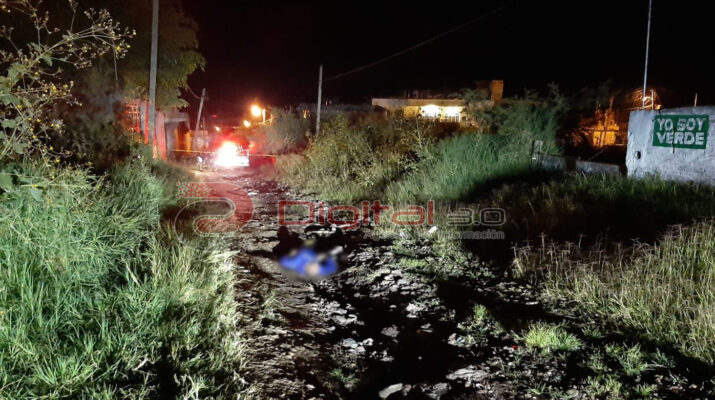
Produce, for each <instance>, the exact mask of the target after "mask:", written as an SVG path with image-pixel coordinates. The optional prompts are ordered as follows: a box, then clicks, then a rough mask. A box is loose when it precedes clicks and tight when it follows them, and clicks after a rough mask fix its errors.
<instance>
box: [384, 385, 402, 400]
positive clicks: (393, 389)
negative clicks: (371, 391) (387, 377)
mask: <svg viewBox="0 0 715 400" xmlns="http://www.w3.org/2000/svg"><path fill="white" fill-rule="evenodd" d="M403 387H404V386H403V385H402V384H401V383H396V384H394V385H390V386H388V387H386V388H384V389H382V390H380V393H378V395H379V396H380V399H382V400H385V399H387V398H388V397H390V395H392V394H393V393H397V392H401V391H402V388H403Z"/></svg>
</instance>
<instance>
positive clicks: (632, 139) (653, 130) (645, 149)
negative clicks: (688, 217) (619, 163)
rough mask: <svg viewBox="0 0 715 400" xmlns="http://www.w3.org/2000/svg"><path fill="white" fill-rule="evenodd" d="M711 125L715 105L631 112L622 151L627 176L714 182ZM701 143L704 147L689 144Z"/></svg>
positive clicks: (714, 145) (714, 150) (714, 135)
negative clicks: (626, 149) (624, 146)
mask: <svg viewBox="0 0 715 400" xmlns="http://www.w3.org/2000/svg"><path fill="white" fill-rule="evenodd" d="M668 120H670V121H672V122H667V121H668ZM671 123H672V126H671ZM705 123H707V125H708V126H709V129H708V130H707V138H705V137H704V136H705V135H704V134H703V131H704V130H705V126H706V125H705ZM700 124H702V125H700ZM713 126H715V107H681V108H670V109H664V110H639V111H633V112H631V116H630V122H629V124H628V152H627V154H626V167H627V169H628V176H629V177H636V178H641V177H646V176H651V175H659V176H660V177H661V178H664V179H669V180H676V181H687V182H703V183H709V184H715V129H714V128H713ZM654 135H655V138H654ZM654 141H655V143H657V144H659V145H660V146H658V145H655V144H654ZM663 146H665V147H663ZM703 146H704V147H705V148H704V149H695V148H692V147H703ZM683 147H691V148H683Z"/></svg>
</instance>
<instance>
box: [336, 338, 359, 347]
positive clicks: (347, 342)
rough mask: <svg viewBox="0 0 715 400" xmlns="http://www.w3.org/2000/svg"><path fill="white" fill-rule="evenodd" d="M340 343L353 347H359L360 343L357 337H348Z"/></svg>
mask: <svg viewBox="0 0 715 400" xmlns="http://www.w3.org/2000/svg"><path fill="white" fill-rule="evenodd" d="M340 345H341V346H343V347H348V348H351V349H354V348H356V347H358V343H357V342H356V341H355V339H352V338H347V339H343V340H341V341H340Z"/></svg>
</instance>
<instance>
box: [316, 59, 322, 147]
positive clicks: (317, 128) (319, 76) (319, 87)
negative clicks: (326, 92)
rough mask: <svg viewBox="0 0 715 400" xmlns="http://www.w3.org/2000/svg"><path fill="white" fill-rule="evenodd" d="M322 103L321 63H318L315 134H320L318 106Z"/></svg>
mask: <svg viewBox="0 0 715 400" xmlns="http://www.w3.org/2000/svg"><path fill="white" fill-rule="evenodd" d="M322 103H323V64H320V71H319V72H318V113H317V114H318V115H317V119H316V120H315V135H316V136H317V135H319V134H320V107H321V106H322Z"/></svg>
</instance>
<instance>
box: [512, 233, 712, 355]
mask: <svg viewBox="0 0 715 400" xmlns="http://www.w3.org/2000/svg"><path fill="white" fill-rule="evenodd" d="M606 250H607V249H603V248H594V249H589V250H584V249H581V248H580V247H578V246H574V245H561V246H559V245H555V244H553V243H552V244H543V245H541V246H540V247H537V248H524V249H521V250H519V251H518V252H517V257H516V259H515V267H516V268H517V269H518V270H519V271H521V272H522V273H528V272H536V273H537V274H538V275H541V276H543V278H544V284H545V287H546V293H547V295H548V296H550V297H554V298H567V299H569V300H570V301H572V302H573V304H577V305H578V308H579V309H581V310H582V311H584V312H586V313H589V314H592V315H597V316H598V317H600V318H601V320H602V321H606V322H611V323H615V324H618V325H620V326H624V327H627V328H632V329H634V330H636V331H637V332H638V334H640V335H642V336H643V337H645V338H647V339H650V340H653V341H657V342H660V343H664V344H668V345H672V346H674V347H676V348H678V349H679V350H680V351H681V352H682V353H684V354H686V355H690V356H694V357H697V358H700V359H701V360H703V361H706V362H708V363H715V221H713V220H708V221H704V222H699V223H695V224H693V225H689V226H681V227H678V228H675V229H673V230H672V231H670V232H669V233H668V234H667V235H665V236H664V237H663V238H662V240H660V241H659V242H658V243H657V244H655V245H648V244H637V245H635V246H633V247H628V248H618V249H617V251H615V252H609V251H606Z"/></svg>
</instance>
